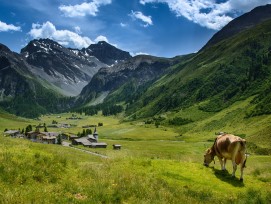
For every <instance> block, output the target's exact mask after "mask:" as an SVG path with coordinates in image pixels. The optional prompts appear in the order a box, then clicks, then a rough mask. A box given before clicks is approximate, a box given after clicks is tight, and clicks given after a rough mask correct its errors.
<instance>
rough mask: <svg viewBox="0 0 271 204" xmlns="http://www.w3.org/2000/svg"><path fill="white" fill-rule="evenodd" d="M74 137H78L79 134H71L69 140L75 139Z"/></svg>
mask: <svg viewBox="0 0 271 204" xmlns="http://www.w3.org/2000/svg"><path fill="white" fill-rule="evenodd" d="M74 139H78V136H77V135H70V136H69V140H71V141H72V140H74Z"/></svg>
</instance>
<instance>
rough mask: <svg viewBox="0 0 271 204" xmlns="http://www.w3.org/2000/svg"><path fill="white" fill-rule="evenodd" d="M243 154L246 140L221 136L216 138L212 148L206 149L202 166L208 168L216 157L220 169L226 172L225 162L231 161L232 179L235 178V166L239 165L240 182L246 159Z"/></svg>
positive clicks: (227, 135)
mask: <svg viewBox="0 0 271 204" xmlns="http://www.w3.org/2000/svg"><path fill="white" fill-rule="evenodd" d="M245 152H246V140H244V139H242V138H240V137H238V136H234V135H232V134H222V135H219V136H217V138H216V139H215V142H214V144H213V146H212V147H211V148H208V149H207V151H206V153H205V155H204V165H205V166H207V167H208V166H209V164H210V163H211V162H212V161H214V157H215V156H217V157H218V159H219V162H220V164H221V169H222V170H226V168H225V166H226V161H227V160H232V166H233V172H232V177H235V172H236V169H237V165H238V164H241V176H240V181H243V170H244V168H245V165H246V159H247V155H246V153H245Z"/></svg>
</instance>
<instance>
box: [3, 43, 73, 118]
mask: <svg viewBox="0 0 271 204" xmlns="http://www.w3.org/2000/svg"><path fill="white" fill-rule="evenodd" d="M31 68H32V67H31V65H29V64H28V63H27V62H26V61H25V60H24V59H23V58H22V56H20V55H19V54H17V53H14V52H12V51H10V50H9V49H8V48H7V47H6V46H4V45H2V44H0V93H1V94H0V106H1V107H2V108H4V109H5V110H6V111H8V112H10V113H14V114H16V115H20V116H24V117H38V116H39V115H40V114H43V113H46V112H54V111H61V110H64V109H65V108H67V107H68V104H69V103H68V99H67V98H64V97H63V96H62V95H60V94H59V93H57V91H56V90H55V89H54V87H53V86H52V85H51V84H49V83H48V82H46V81H44V80H42V79H39V78H36V76H35V75H33V74H32V72H31V71H30V69H31Z"/></svg>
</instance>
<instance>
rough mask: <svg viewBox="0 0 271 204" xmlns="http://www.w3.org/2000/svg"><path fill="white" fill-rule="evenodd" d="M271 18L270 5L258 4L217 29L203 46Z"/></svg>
mask: <svg viewBox="0 0 271 204" xmlns="http://www.w3.org/2000/svg"><path fill="white" fill-rule="evenodd" d="M269 19H271V5H270V4H267V5H265V6H259V7H256V8H255V9H253V10H252V11H250V12H249V13H245V14H244V15H241V16H240V17H237V18H236V19H234V20H233V21H231V22H229V23H228V24H227V25H226V26H225V27H224V28H222V29H221V30H220V31H218V32H217V33H216V34H215V35H214V36H213V37H212V38H211V39H210V40H209V41H208V42H207V44H206V45H205V46H204V47H203V49H204V48H207V47H211V46H212V45H215V44H216V43H218V42H220V41H222V40H225V39H228V38H230V37H232V36H234V35H236V34H238V33H240V32H243V31H245V30H247V29H250V28H252V27H254V26H256V25H257V24H259V23H261V22H264V21H266V20H269Z"/></svg>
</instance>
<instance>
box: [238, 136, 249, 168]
mask: <svg viewBox="0 0 271 204" xmlns="http://www.w3.org/2000/svg"><path fill="white" fill-rule="evenodd" d="M240 144H241V147H242V149H243V150H244V151H245V149H246V140H244V139H242V140H241V141H240ZM247 156H248V154H247V153H245V157H246V158H245V161H244V163H243V165H242V167H243V168H246V162H247Z"/></svg>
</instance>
